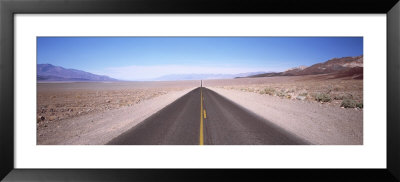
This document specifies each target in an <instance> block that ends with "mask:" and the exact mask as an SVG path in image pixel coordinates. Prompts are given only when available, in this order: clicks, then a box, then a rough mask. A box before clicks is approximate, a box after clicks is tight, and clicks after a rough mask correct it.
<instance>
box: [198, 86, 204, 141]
mask: <svg viewBox="0 0 400 182" xmlns="http://www.w3.org/2000/svg"><path fill="white" fill-rule="evenodd" d="M199 145H204V137H203V91H202V89H201V88H200V143H199Z"/></svg>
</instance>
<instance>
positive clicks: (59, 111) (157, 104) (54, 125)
mask: <svg viewBox="0 0 400 182" xmlns="http://www.w3.org/2000/svg"><path fill="white" fill-rule="evenodd" d="M198 86H199V81H177V82H115V83H39V84H38V108H37V114H38V123H37V144H38V145H42V144H43V145H46V144H47V145H54V144H57V145H59V144H61V145H62V144H64V145H80V144H92V145H100V144H105V143H107V142H108V141H110V140H111V139H112V138H114V137H116V136H118V135H120V134H121V133H123V132H125V131H126V130H128V129H130V128H132V127H133V126H135V125H136V124H138V123H140V122H141V121H143V120H144V119H146V118H147V117H149V116H151V115H152V114H154V113H156V112H158V111H159V110H161V109H162V108H164V107H165V106H167V105H168V104H170V103H172V102H173V101H175V100H176V99H178V98H180V97H181V96H183V95H185V94H186V93H188V92H189V91H191V90H193V89H194V88H196V87H198ZM42 116H43V117H44V120H42V119H40V118H41V117H42Z"/></svg>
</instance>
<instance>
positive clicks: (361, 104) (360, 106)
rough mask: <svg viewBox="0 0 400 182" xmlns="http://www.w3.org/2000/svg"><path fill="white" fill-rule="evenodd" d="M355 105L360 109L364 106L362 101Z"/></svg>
mask: <svg viewBox="0 0 400 182" xmlns="http://www.w3.org/2000/svg"><path fill="white" fill-rule="evenodd" d="M356 107H358V108H360V109H362V108H363V107H364V104H363V103H362V102H359V103H357V104H356Z"/></svg>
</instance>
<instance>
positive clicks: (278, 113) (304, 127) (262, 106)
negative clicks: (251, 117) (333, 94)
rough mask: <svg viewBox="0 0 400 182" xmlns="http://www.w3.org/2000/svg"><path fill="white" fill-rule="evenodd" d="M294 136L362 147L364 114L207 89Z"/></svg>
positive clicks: (227, 90) (318, 142)
mask: <svg viewBox="0 0 400 182" xmlns="http://www.w3.org/2000/svg"><path fill="white" fill-rule="evenodd" d="M207 88H209V89H211V90H213V91H215V92H216V93H218V94H220V95H222V96H224V97H226V98H228V99H229V100H231V101H233V102H235V103H236V104H238V105H241V106H243V107H244V108H246V109H248V110H249V111H251V112H254V113H255V114H257V115H259V116H261V117H263V118H264V119H266V120H268V121H271V122H273V123H274V124H276V125H278V126H280V127H282V128H284V129H285V130H287V131H289V132H291V133H293V134H294V135H296V136H298V137H300V138H302V139H304V140H306V141H308V142H310V143H311V144H317V145H318V144H321V145H362V144H363V111H362V110H356V109H344V108H340V107H336V106H332V105H329V104H322V103H317V102H310V101H301V100H289V99H282V98H279V97H273V96H269V95H260V94H258V93H253V92H242V91H238V90H230V89H223V88H217V87H207Z"/></svg>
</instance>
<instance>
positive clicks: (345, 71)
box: [251, 55, 363, 79]
mask: <svg viewBox="0 0 400 182" xmlns="http://www.w3.org/2000/svg"><path fill="white" fill-rule="evenodd" d="M317 74H334V75H335V77H347V76H353V78H355V79H362V78H363V56H362V55H361V56H357V57H343V58H333V59H331V60H328V61H326V62H323V63H317V64H314V65H311V66H309V67H306V66H299V67H295V68H292V69H288V70H286V71H284V72H278V73H265V74H259V75H253V76H251V77H271V76H299V75H317Z"/></svg>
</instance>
